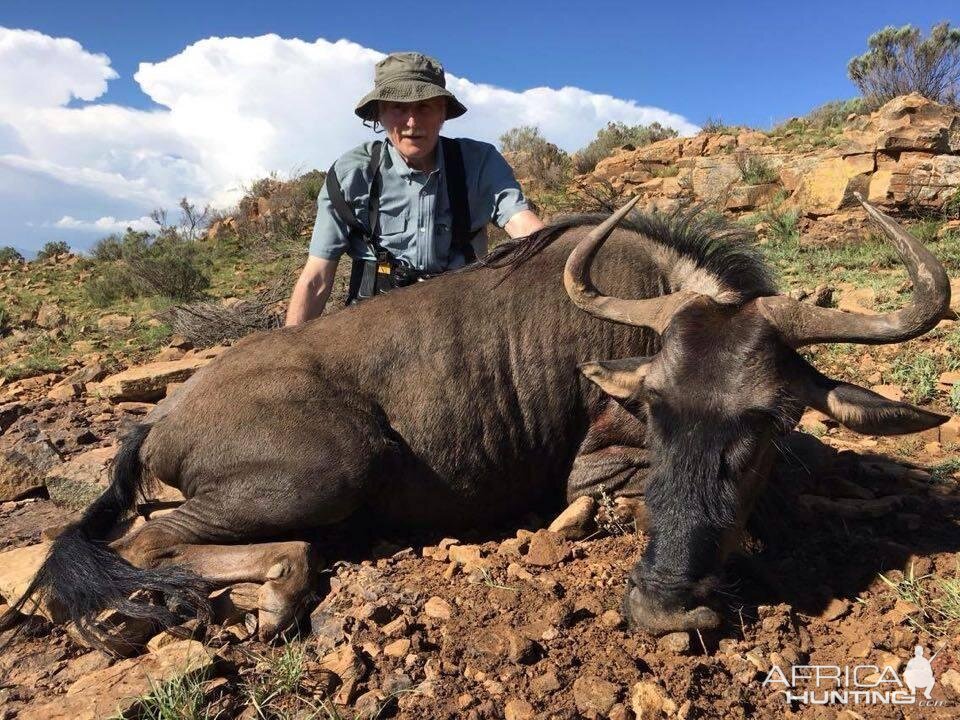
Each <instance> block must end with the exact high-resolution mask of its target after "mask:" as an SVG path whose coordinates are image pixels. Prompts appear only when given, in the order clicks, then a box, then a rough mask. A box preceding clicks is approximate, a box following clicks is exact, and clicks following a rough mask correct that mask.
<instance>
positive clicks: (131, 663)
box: [19, 640, 216, 720]
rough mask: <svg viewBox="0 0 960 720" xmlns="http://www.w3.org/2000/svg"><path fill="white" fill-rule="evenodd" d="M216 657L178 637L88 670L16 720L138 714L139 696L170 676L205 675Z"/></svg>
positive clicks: (90, 718) (75, 719) (86, 719)
mask: <svg viewBox="0 0 960 720" xmlns="http://www.w3.org/2000/svg"><path fill="white" fill-rule="evenodd" d="M215 662H216V656H215V655H214V654H213V653H212V652H211V651H210V650H208V649H207V648H205V647H204V646H203V645H202V644H201V643H199V642H197V641H196V640H182V641H180V642H176V643H171V644H170V645H166V646H165V647H162V648H160V649H159V650H158V651H157V652H155V653H151V654H149V655H141V656H140V657H135V658H130V659H129V660H124V661H122V662H119V663H117V664H116V665H112V666H111V667H108V668H104V669H103V670H98V671H96V672H93V673H90V674H89V675H86V676H85V677H82V678H80V679H79V680H77V681H76V682H75V683H73V685H71V686H70V688H69V689H68V690H67V693H66V695H62V696H60V697H58V698H57V699H56V700H54V701H53V702H50V703H48V704H46V705H41V706H35V707H28V708H24V709H23V710H21V711H20V715H19V718H20V720H94V719H95V718H101V717H117V716H121V715H122V716H123V717H127V716H128V715H138V714H139V713H138V711H137V706H138V704H139V701H140V699H141V698H142V697H144V696H145V695H147V694H149V693H150V691H151V690H152V689H153V688H154V687H155V686H156V685H157V684H159V683H163V682H165V681H167V680H170V679H172V678H174V677H188V678H205V677H209V676H210V674H211V673H212V672H213V669H214V665H215Z"/></svg>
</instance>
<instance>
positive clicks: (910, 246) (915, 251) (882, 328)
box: [756, 193, 950, 347]
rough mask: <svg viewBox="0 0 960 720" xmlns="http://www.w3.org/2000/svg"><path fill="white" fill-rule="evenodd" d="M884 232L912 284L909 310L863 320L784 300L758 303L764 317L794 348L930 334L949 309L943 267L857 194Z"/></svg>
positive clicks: (877, 342) (869, 342)
mask: <svg viewBox="0 0 960 720" xmlns="http://www.w3.org/2000/svg"><path fill="white" fill-rule="evenodd" d="M854 196H855V197H856V198H857V200H859V201H860V204H861V205H863V207H864V209H865V210H866V211H867V215H869V216H870V218H871V219H872V220H873V221H874V222H875V223H876V224H877V225H879V226H880V229H881V230H883V234H884V235H886V236H887V237H888V238H889V239H890V241H891V242H892V243H893V246H894V247H895V248H896V250H897V253H898V254H899V255H900V259H901V260H902V261H903V264H904V265H906V266H907V272H908V273H909V274H910V279H911V280H912V281H913V299H912V301H911V303H910V304H909V305H907V306H906V307H905V308H902V309H900V310H897V311H896V312H890V313H883V314H881V315H858V314H856V313H848V312H843V311H841V310H831V309H829V308H821V307H816V306H815V305H809V304H807V303H801V302H798V301H796V300H793V299H792V298H788V297H784V296H783V295H774V296H772V297H762V298H759V299H758V300H757V301H756V302H757V307H758V308H759V309H760V312H762V313H763V315H764V316H765V317H766V318H767V319H768V320H769V321H770V322H771V323H772V324H773V325H774V326H776V328H777V329H778V330H779V331H780V335H781V337H783V339H784V341H785V342H787V343H788V344H790V345H792V346H793V347H801V346H803V345H812V344H814V343H825V342H849V343H863V344H865V345H884V344H889V343H899V342H905V341H907V340H910V339H912V338H915V337H918V336H920V335H923V334H924V333H925V332H927V331H929V330H931V329H932V328H933V327H934V326H935V325H936V324H937V323H938V322H939V321H940V320H941V319H942V318H943V317H944V316H945V315H946V313H947V311H948V310H949V308H950V280H949V279H948V278H947V273H946V271H945V270H944V269H943V265H941V264H940V261H939V260H937V258H935V257H934V255H933V253H931V252H930V251H929V250H927V248H925V247H924V246H923V243H921V242H920V241H919V240H917V239H916V238H914V237H913V236H912V235H910V233H908V232H907V231H906V230H904V229H903V227H901V226H900V225H899V224H898V223H897V222H895V221H894V220H893V218H891V217H890V216H888V215H885V214H884V213H882V212H880V211H879V210H877V209H876V208H875V207H874V206H873V205H871V204H870V203H868V202H867V201H865V200H864V199H863V198H862V197H860V193H854Z"/></svg>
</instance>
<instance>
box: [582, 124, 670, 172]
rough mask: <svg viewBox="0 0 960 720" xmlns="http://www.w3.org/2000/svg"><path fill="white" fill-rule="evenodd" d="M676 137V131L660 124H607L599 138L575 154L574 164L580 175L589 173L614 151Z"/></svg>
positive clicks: (598, 134) (599, 133)
mask: <svg viewBox="0 0 960 720" xmlns="http://www.w3.org/2000/svg"><path fill="white" fill-rule="evenodd" d="M674 137H677V131H676V130H674V129H673V128H668V127H664V126H663V125H661V124H660V123H658V122H653V123H650V124H649V125H627V124H626V123H622V122H611V123H607V126H606V127H605V128H601V129H600V130H598V131H597V136H596V137H595V138H594V139H593V140H592V141H590V144H589V145H587V146H586V147H585V148H583V149H582V150H579V151H577V152H576V153H575V154H574V156H573V163H574V166H575V167H576V170H577V172H578V173H580V174H583V173H588V172H591V171H592V170H593V169H594V168H595V167H596V166H597V163H598V162H600V161H601V160H603V159H604V158H606V157H610V155H612V154H613V151H614V150H617V149H619V148H622V147H624V146H632V147H634V148H638V147H643V146H644V145H650V144H651V143H655V142H658V141H660V140H666V139H667V138H674Z"/></svg>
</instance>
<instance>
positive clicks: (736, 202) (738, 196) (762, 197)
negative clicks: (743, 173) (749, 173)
mask: <svg viewBox="0 0 960 720" xmlns="http://www.w3.org/2000/svg"><path fill="white" fill-rule="evenodd" d="M778 192H780V185H778V184H777V183H762V184H760V185H745V184H743V183H738V184H737V185H734V186H733V187H732V188H730V193H729V194H728V195H727V199H726V202H725V203H724V207H725V208H726V209H727V210H755V209H756V208H759V207H762V206H764V205H767V204H768V203H770V202H772V201H773V198H774V197H775V196H776V194H777V193H778Z"/></svg>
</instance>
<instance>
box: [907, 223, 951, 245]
mask: <svg viewBox="0 0 960 720" xmlns="http://www.w3.org/2000/svg"><path fill="white" fill-rule="evenodd" d="M941 227H943V223H942V222H941V221H940V220H935V219H927V220H920V221H919V222H916V223H914V224H913V225H912V226H911V227H910V234H911V235H913V236H914V237H915V238H917V239H918V240H921V241H922V242H923V243H924V244H925V245H926V244H928V243H932V242H936V241H937V233H938V232H940V228H941Z"/></svg>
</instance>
